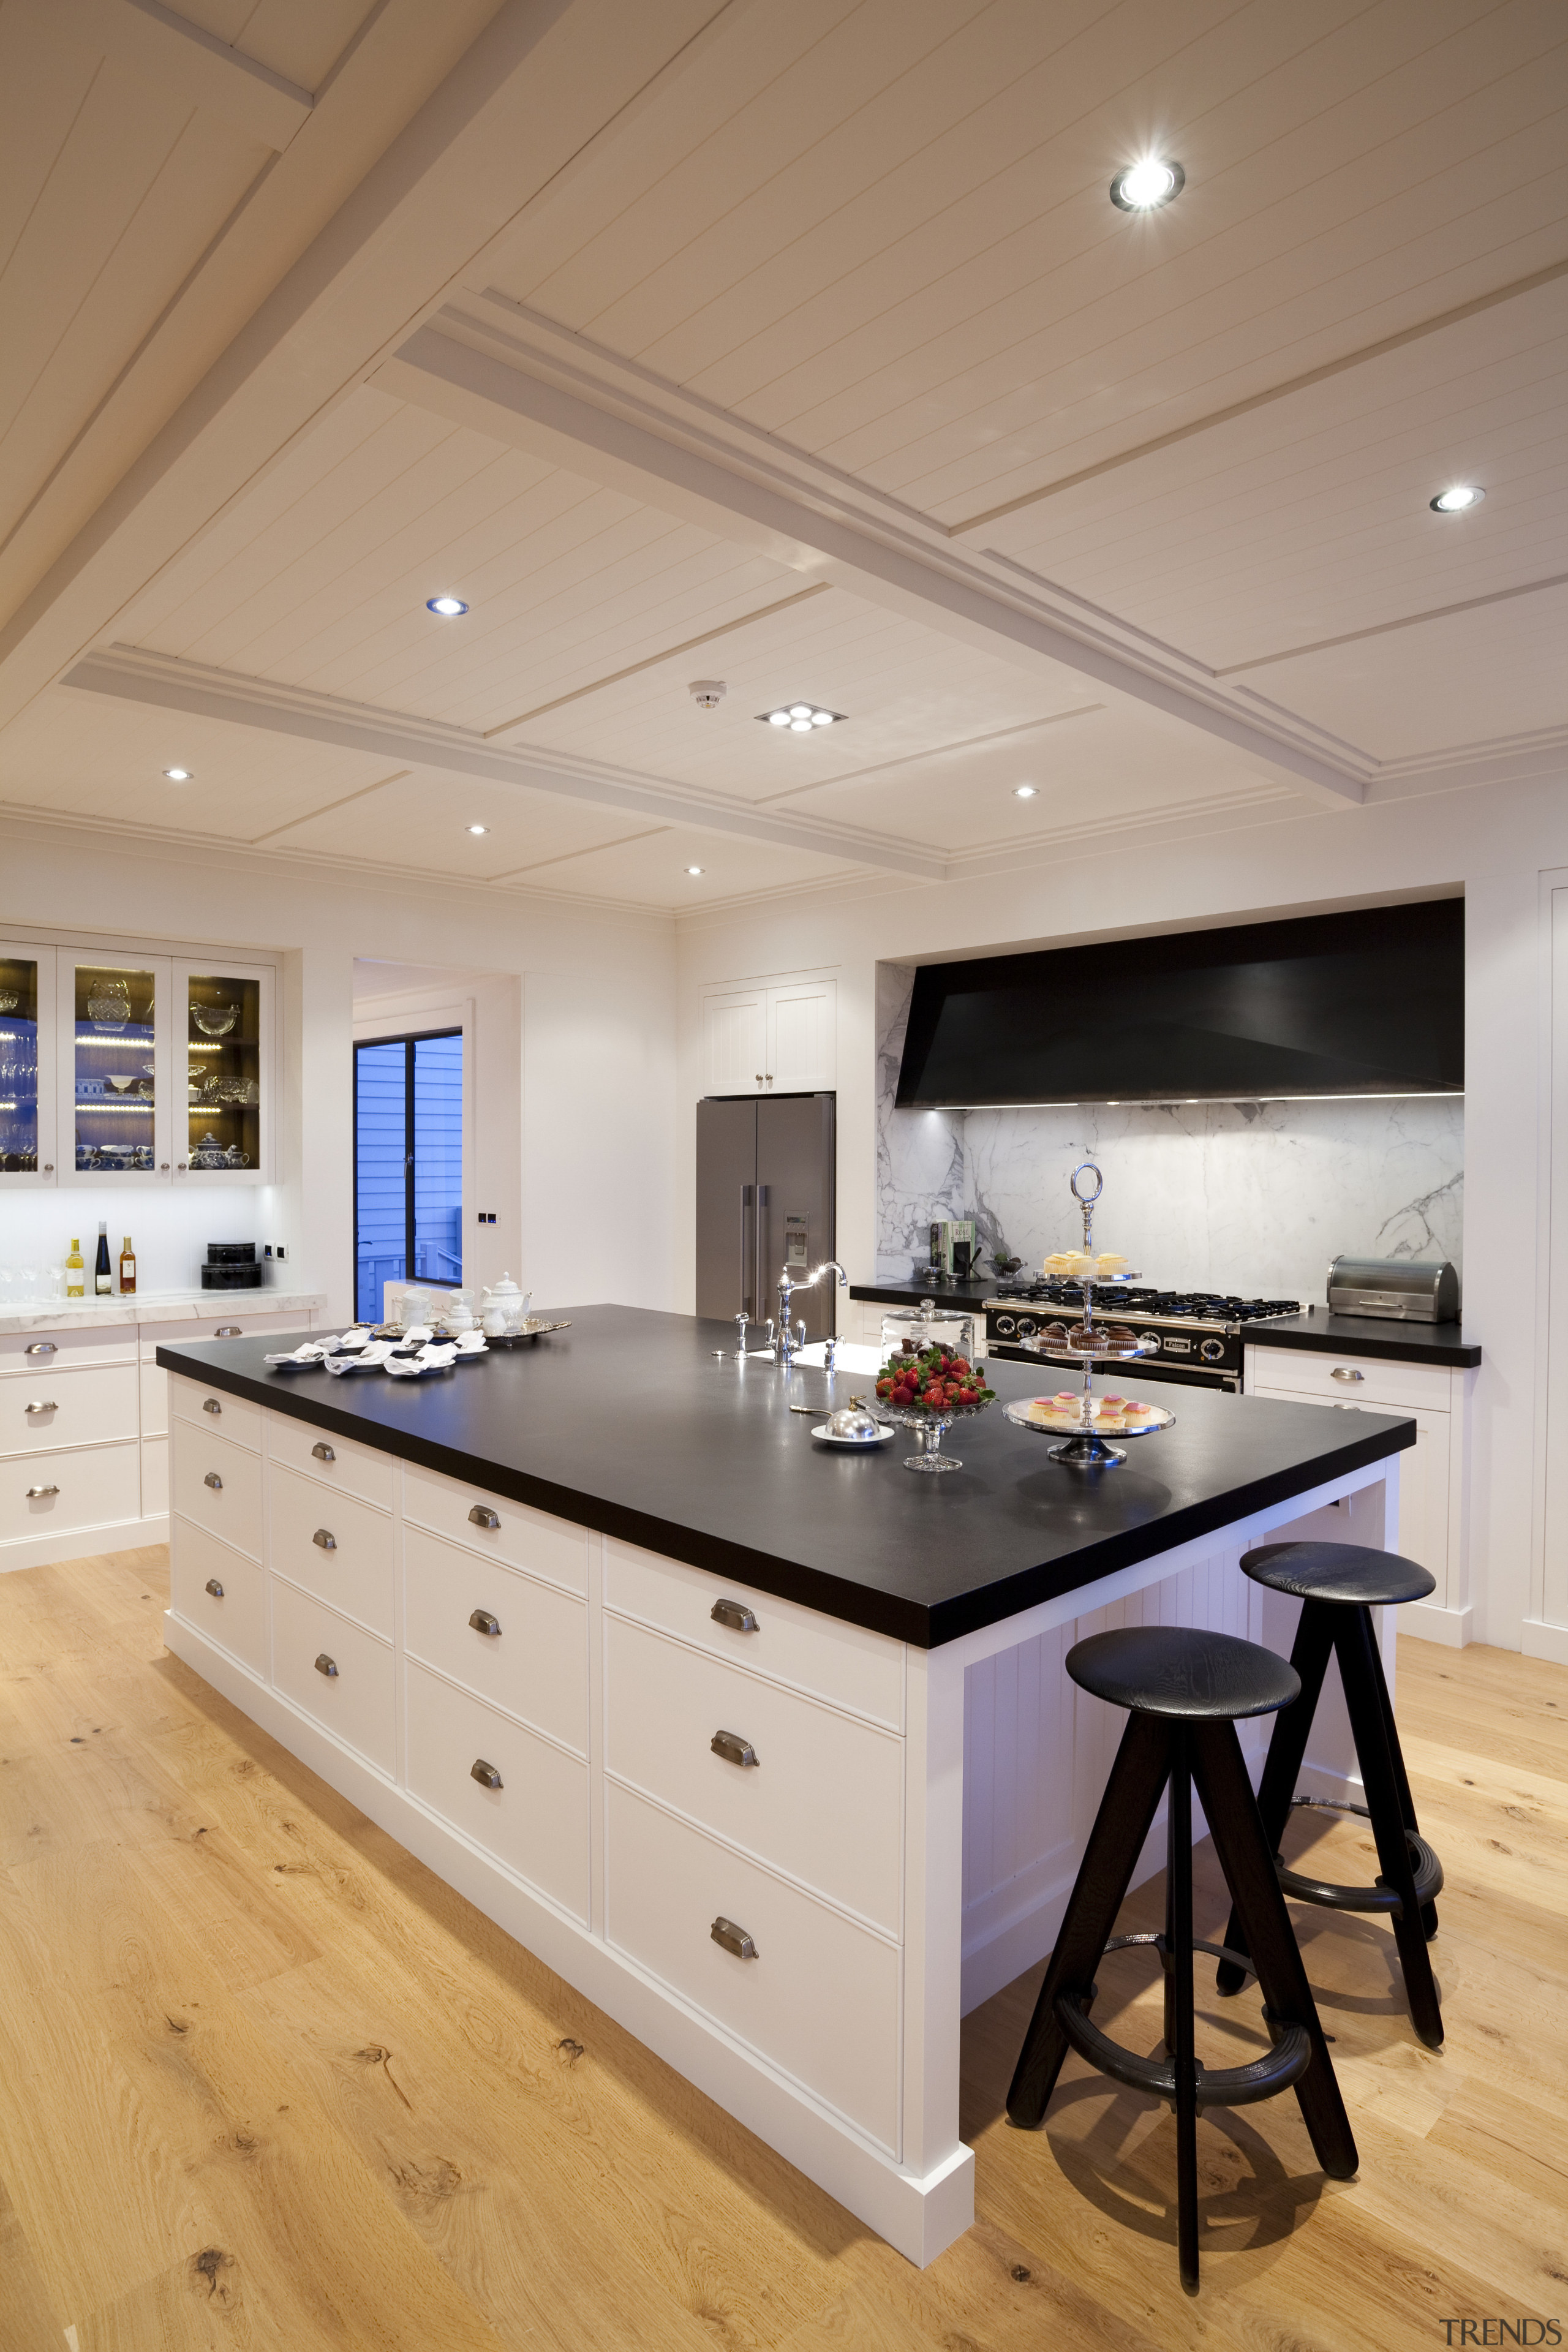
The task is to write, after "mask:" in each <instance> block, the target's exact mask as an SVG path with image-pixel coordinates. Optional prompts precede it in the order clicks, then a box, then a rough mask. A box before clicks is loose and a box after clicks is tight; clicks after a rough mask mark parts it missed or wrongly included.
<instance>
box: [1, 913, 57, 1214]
mask: <svg viewBox="0 0 1568 2352" xmlns="http://www.w3.org/2000/svg"><path fill="white" fill-rule="evenodd" d="M57 1073H58V1056H57V1054H56V1049H55V951H54V950H53V948H50V947H42V946H40V945H38V943H37V941H36V940H14V939H0V1196H3V1195H4V1194H5V1193H6V1192H15V1191H16V1190H17V1188H18V1187H19V1186H24V1185H33V1184H52V1183H53V1182H54V1181H55V1173H56V1167H57V1160H58V1155H57V1152H56V1149H55V1142H56V1127H57V1121H56V1115H55V1095H56V1087H57Z"/></svg>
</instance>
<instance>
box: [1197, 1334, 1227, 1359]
mask: <svg viewBox="0 0 1568 2352" xmlns="http://www.w3.org/2000/svg"><path fill="white" fill-rule="evenodd" d="M1198 1353H1199V1355H1200V1356H1201V1357H1202V1358H1203V1360H1204V1361H1205V1364H1217V1363H1218V1361H1219V1360H1220V1358H1221V1357H1222V1356H1223V1355H1224V1353H1225V1341H1224V1340H1223V1339H1200V1340H1199V1342H1198Z"/></svg>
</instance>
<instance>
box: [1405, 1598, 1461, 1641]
mask: <svg viewBox="0 0 1568 2352" xmlns="http://www.w3.org/2000/svg"><path fill="white" fill-rule="evenodd" d="M1473 1613H1474V1612H1472V1610H1471V1608H1470V1605H1469V1603H1468V1601H1467V1602H1466V1604H1465V1606H1464V1608H1463V1609H1444V1608H1441V1607H1440V1606H1439V1605H1438V1603H1437V1602H1436V1601H1406V1602H1405V1606H1404V1607H1403V1608H1402V1609H1401V1610H1400V1612H1399V1618H1398V1630H1399V1631H1400V1633H1408V1634H1410V1635H1412V1636H1413V1637H1414V1639H1415V1640H1416V1641H1417V1642H1440V1643H1442V1645H1443V1647H1444V1648H1445V1649H1446V1650H1463V1649H1465V1648H1467V1647H1468V1644H1469V1643H1471V1642H1473V1641H1474V1639H1475V1634H1474V1633H1473V1632H1472V1631H1471V1624H1470V1621H1471V1617H1472V1615H1473Z"/></svg>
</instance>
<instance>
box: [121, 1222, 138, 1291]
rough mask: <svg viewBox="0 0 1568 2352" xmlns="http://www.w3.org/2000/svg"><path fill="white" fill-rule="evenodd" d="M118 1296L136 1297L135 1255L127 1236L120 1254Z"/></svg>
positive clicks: (128, 1235)
mask: <svg viewBox="0 0 1568 2352" xmlns="http://www.w3.org/2000/svg"><path fill="white" fill-rule="evenodd" d="M120 1296H121V1298H133V1297H135V1296H136V1253H135V1251H134V1250H133V1249H132V1246H131V1236H130V1234H126V1236H125V1247H124V1248H123V1249H122V1250H121V1253H120Z"/></svg>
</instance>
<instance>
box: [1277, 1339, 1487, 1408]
mask: <svg viewBox="0 0 1568 2352" xmlns="http://www.w3.org/2000/svg"><path fill="white" fill-rule="evenodd" d="M1247 1352H1248V1354H1249V1355H1250V1356H1251V1358H1252V1360H1253V1361H1252V1366H1251V1373H1250V1377H1249V1379H1248V1381H1247V1386H1248V1387H1249V1388H1252V1389H1254V1390H1259V1389H1273V1390H1279V1389H1285V1390H1288V1391H1289V1392H1290V1393H1291V1394H1292V1395H1296V1396H1303V1397H1317V1398H1321V1399H1327V1400H1328V1401H1329V1402H1332V1403H1334V1404H1364V1405H1369V1406H1371V1407H1373V1410H1375V1409H1376V1407H1377V1406H1379V1405H1390V1406H1393V1407H1394V1409H1395V1411H1403V1412H1412V1411H1414V1410H1415V1408H1416V1407H1421V1408H1423V1409H1424V1410H1425V1411H1426V1412H1447V1411H1448V1409H1449V1392H1448V1379H1449V1375H1448V1371H1447V1367H1446V1366H1445V1365H1442V1364H1396V1363H1390V1362H1388V1361H1387V1360H1385V1359H1384V1358H1382V1357H1378V1356H1352V1355H1344V1356H1319V1355H1309V1354H1308V1353H1307V1351H1306V1350H1305V1349H1296V1348H1256V1349H1248V1351H1247Z"/></svg>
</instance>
